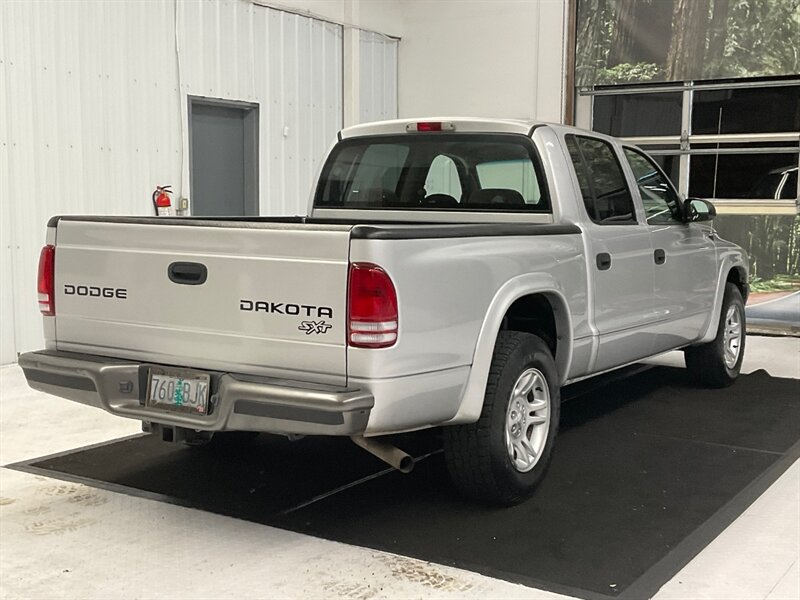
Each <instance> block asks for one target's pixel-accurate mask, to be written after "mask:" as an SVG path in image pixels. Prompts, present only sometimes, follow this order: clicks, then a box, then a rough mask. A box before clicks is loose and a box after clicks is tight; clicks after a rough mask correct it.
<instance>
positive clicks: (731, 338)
mask: <svg viewBox="0 0 800 600" xmlns="http://www.w3.org/2000/svg"><path fill="white" fill-rule="evenodd" d="M746 329H747V324H746V322H745V314H744V301H743V300H742V293H741V292H740V291H739V288H737V287H736V286H735V285H734V284H732V283H727V284H725V296H724V297H723V299H722V310H721V311H720V317H719V324H718V326H717V336H716V337H715V338H714V340H713V341H711V342H709V343H707V344H703V345H702V346H693V347H690V348H686V350H684V351H683V355H684V359H685V361H686V368H687V369H688V370H689V374H690V375H691V376H692V378H693V379H694V380H695V381H697V382H698V383H700V384H701V385H703V386H706V387H711V388H723V387H727V386H729V385H730V384H732V383H733V382H734V381H735V380H736V378H737V377H738V376H739V371H740V370H741V368H742V360H743V359H744V346H745V341H746V339H747V338H746V333H747V331H746Z"/></svg>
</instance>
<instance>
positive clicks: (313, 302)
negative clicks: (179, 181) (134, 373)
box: [56, 218, 350, 383]
mask: <svg viewBox="0 0 800 600" xmlns="http://www.w3.org/2000/svg"><path fill="white" fill-rule="evenodd" d="M78 219H79V218H78ZM349 236H350V226H339V225H337V226H326V225H305V224H285V223H263V222H225V221H178V220H158V219H118V220H117V221H116V222H114V220H113V219H111V220H108V221H98V220H68V219H62V220H61V221H60V222H59V223H58V229H57V235H56V289H57V292H56V340H57V347H58V348H59V349H60V350H71V351H81V352H87V353H91V354H99V355H106V356H118V357H126V358H132V359H137V360H145V361H152V362H155V363H161V364H169V365H179V366H185V367H194V368H205V369H219V370H226V371H234V372H241V373H252V374H264V375H274V376H281V377H289V378H302V379H304V380H318V381H321V382H329V383H344V381H345V373H346V368H345V355H346V353H345V326H346V314H345V311H346V287H347V270H348V252H349Z"/></svg>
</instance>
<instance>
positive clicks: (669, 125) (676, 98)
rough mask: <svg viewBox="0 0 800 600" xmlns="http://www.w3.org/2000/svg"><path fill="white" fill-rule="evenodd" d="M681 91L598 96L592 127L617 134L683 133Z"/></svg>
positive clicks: (622, 135)
mask: <svg viewBox="0 0 800 600" xmlns="http://www.w3.org/2000/svg"><path fill="white" fill-rule="evenodd" d="M682 98H683V94H682V93H681V92H661V93H656V94H620V95H616V94H615V95H613V96H595V97H594V111H593V116H592V119H593V122H594V126H593V127H592V129H594V130H595V131H599V132H600V133H605V134H607V135H614V136H618V137H628V136H641V135H680V133H681V102H682Z"/></svg>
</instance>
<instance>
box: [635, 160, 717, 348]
mask: <svg viewBox="0 0 800 600" xmlns="http://www.w3.org/2000/svg"><path fill="white" fill-rule="evenodd" d="M624 154H625V158H627V160H628V163H629V164H630V167H631V172H632V173H633V177H634V179H635V180H636V185H637V193H638V194H639V196H640V197H641V200H642V204H643V205H644V209H645V214H646V218H647V227H648V229H649V231H650V239H651V243H652V245H653V264H654V273H655V294H654V298H653V303H654V304H653V308H654V310H655V316H656V324H655V325H654V327H653V329H652V331H651V333H652V334H653V340H654V352H662V351H666V350H671V349H673V348H677V347H678V346H682V345H685V344H686V343H688V342H691V341H694V340H695V339H697V337H698V336H699V335H700V332H701V330H703V329H704V328H705V325H706V320H707V318H708V315H709V314H710V313H711V308H712V305H713V303H714V293H715V291H716V283H717V281H716V274H717V255H716V248H715V246H714V242H713V240H712V239H711V231H712V230H711V228H710V227H709V226H708V225H704V224H699V223H684V222H683V219H682V218H681V208H680V202H679V200H678V193H677V192H676V191H675V189H674V187H673V186H672V184H671V183H670V181H669V179H668V178H667V176H666V175H664V173H663V172H662V171H661V169H660V168H659V167H658V165H656V163H655V162H654V161H653V160H652V159H651V158H650V157H649V156H647V155H645V154H644V153H642V152H641V151H639V150H637V149H635V148H630V147H625V148H624Z"/></svg>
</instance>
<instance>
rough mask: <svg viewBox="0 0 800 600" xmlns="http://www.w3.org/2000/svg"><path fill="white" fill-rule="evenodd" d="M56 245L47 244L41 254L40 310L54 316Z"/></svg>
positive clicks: (39, 280) (44, 313)
mask: <svg viewBox="0 0 800 600" xmlns="http://www.w3.org/2000/svg"><path fill="white" fill-rule="evenodd" d="M55 267H56V247H55V246H51V245H47V246H45V247H44V248H42V252H41V254H39V278H38V286H37V287H38V290H39V310H40V311H41V312H42V314H43V315H45V316H47V317H52V316H53V315H55V314H56V285H55Z"/></svg>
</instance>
